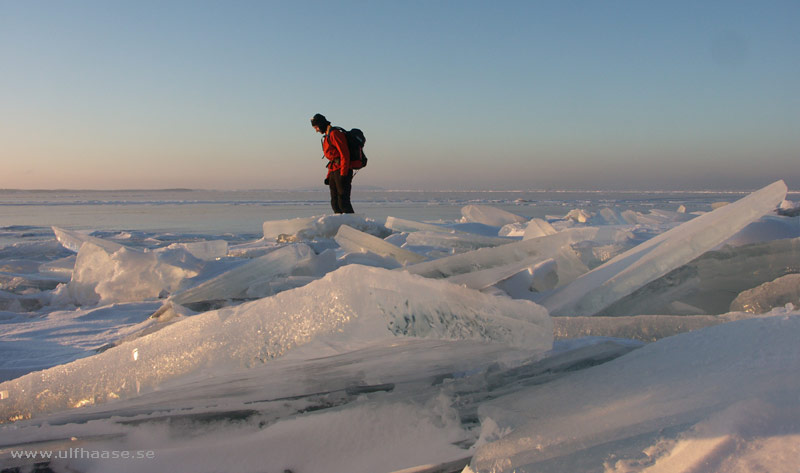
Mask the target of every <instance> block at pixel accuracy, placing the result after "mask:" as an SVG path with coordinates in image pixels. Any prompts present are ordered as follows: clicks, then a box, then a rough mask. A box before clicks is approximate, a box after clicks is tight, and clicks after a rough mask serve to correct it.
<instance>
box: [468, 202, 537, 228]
mask: <svg viewBox="0 0 800 473" xmlns="http://www.w3.org/2000/svg"><path fill="white" fill-rule="evenodd" d="M461 215H462V217H463V219H462V220H463V221H464V222H475V223H482V224H484V225H490V226H492V227H502V226H503V225H506V224H509V223H517V222H527V221H528V218H527V217H523V216H521V215H517V214H513V213H511V212H507V211H505V210H503V209H498V208H497V207H492V206H489V205H466V206H464V207H462V208H461Z"/></svg>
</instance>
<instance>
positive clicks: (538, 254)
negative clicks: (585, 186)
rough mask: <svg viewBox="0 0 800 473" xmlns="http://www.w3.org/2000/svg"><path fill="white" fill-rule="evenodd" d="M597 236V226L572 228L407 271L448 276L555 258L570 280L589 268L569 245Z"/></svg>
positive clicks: (444, 259)
mask: <svg viewBox="0 0 800 473" xmlns="http://www.w3.org/2000/svg"><path fill="white" fill-rule="evenodd" d="M597 235H598V229H597V228H592V227H589V228H572V229H568V230H565V231H563V232H560V233H557V234H555V235H549V236H544V237H540V238H532V239H530V240H523V241H518V242H514V243H509V244H507V245H503V246H498V247H495V248H481V249H478V250H474V251H470V252H467V253H461V254H457V255H453V256H447V257H444V258H440V259H437V260H433V261H426V262H423V263H418V264H415V265H412V266H409V267H407V268H406V271H408V272H410V273H412V274H419V275H421V276H425V277H428V278H447V277H450V276H455V275H458V274H464V273H470V272H473V271H480V270H484V269H488V268H494V267H497V266H503V265H509V264H516V263H519V262H520V261H523V260H524V261H525V262H526V263H527V264H535V262H537V261H544V260H546V259H548V258H553V259H555V260H556V261H557V263H558V266H559V269H561V270H563V271H564V278H565V279H566V280H571V279H574V277H577V274H574V273H575V272H580V271H581V269H579V268H581V267H583V268H584V269H583V270H584V271H585V270H586V269H585V266H583V264H582V263H581V262H580V260H579V259H578V258H577V256H576V255H575V253H574V252H572V250H571V248H569V245H570V244H572V243H577V242H581V241H585V240H591V239H593V238H595V237H596V236H597Z"/></svg>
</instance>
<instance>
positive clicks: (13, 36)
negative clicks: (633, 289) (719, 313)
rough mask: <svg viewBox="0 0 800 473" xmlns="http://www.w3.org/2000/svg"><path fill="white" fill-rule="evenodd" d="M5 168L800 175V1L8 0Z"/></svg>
mask: <svg viewBox="0 0 800 473" xmlns="http://www.w3.org/2000/svg"><path fill="white" fill-rule="evenodd" d="M0 68H1V71H2V72H1V73H0V153H2V163H3V164H2V166H3V172H2V173H0V188H100V189H107V188H164V187H191V188H219V189H231V188H294V187H315V186H321V185H322V178H323V177H324V172H325V171H324V167H323V161H322V160H321V159H320V157H321V150H320V146H319V135H317V134H315V133H314V131H313V129H312V128H311V126H310V124H309V118H310V117H311V116H312V115H313V114H314V113H317V112H320V113H323V114H325V115H326V116H327V117H328V118H329V119H330V120H331V121H332V122H334V124H337V125H341V126H345V127H348V128H349V127H360V128H362V129H363V130H364V132H365V134H366V135H367V147H366V148H365V151H366V152H367V155H368V156H370V158H371V161H370V165H369V167H368V168H367V169H365V170H363V171H362V172H361V174H360V175H359V176H358V177H357V178H356V187H358V186H359V185H361V186H367V185H370V186H371V185H374V186H382V187H387V188H402V189H464V188H472V189H487V188H495V189H528V188H536V189H542V188H570V189H577V188H599V189H607V188H619V189H644V188H659V189H676V188H677V189H680V188H691V189H698V188H706V189H712V188H713V189H752V188H757V187H760V186H763V185H766V184H768V183H770V182H772V181H774V180H777V179H781V178H782V179H785V180H786V182H787V184H788V185H789V187H790V188H792V189H797V188H800V86H799V84H800V2H798V1H796V0H791V1H748V2H740V1H702V2H701V1H662V2H655V1H653V2H650V1H638V0H631V1H568V0H567V1H550V2H544V1H541V2H539V1H503V0H499V1H485V2H476V1H443V0H439V1H433V0H431V1H402V0H400V1H371V2H368V1H359V2H351V1H342V0H339V1H335V2H330V1H302V2H300V1H298V2H293V1H280V2H278V1H231V2H223V1H214V2H210V1H199V0H198V1H175V0H158V1H149V0H145V1H128V2H122V1H107V0H106V1H54V0H53V1H38V0H26V1H12V0H0Z"/></svg>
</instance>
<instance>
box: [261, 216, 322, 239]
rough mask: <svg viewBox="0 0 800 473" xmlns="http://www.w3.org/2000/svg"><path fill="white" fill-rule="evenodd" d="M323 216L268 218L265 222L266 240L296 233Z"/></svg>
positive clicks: (263, 226)
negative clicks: (284, 218) (283, 218)
mask: <svg viewBox="0 0 800 473" xmlns="http://www.w3.org/2000/svg"><path fill="white" fill-rule="evenodd" d="M321 217H322V216H321V215H318V216H315V217H300V218H290V219H287V220H268V221H266V222H264V223H263V225H262V228H263V230H264V239H265V240H274V239H275V238H278V236H279V235H294V234H296V233H297V232H299V231H300V230H303V229H306V228H310V227H311V226H313V224H314V222H316V221H317V220H319V219H320V218H321Z"/></svg>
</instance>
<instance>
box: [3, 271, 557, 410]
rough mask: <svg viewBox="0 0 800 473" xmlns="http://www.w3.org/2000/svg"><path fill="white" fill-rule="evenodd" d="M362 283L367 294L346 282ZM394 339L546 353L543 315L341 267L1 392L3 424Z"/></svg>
mask: <svg viewBox="0 0 800 473" xmlns="http://www.w3.org/2000/svg"><path fill="white" fill-rule="evenodd" d="M365 280H369V281H370V284H369V286H366V285H354V284H352V281H365ZM393 336H405V337H417V338H433V339H437V338H440V339H452V340H481V341H492V342H498V343H503V344H506V345H510V346H517V347H524V348H526V349H532V350H548V349H549V348H550V347H551V346H552V342H553V327H552V322H551V320H550V317H549V316H548V314H547V312H546V311H545V310H544V308H542V307H540V306H538V305H536V304H534V303H532V302H529V301H519V300H512V299H507V298H497V297H494V296H489V295H486V294H482V293H479V292H476V291H473V290H469V289H466V288H462V287H459V286H456V285H453V284H450V283H448V282H445V281H432V280H430V279H424V278H421V277H419V276H414V275H409V274H407V273H404V272H396V271H388V270H384V269H379V268H368V267H364V266H358V265H349V266H347V267H344V268H341V269H339V270H337V271H335V272H333V273H330V274H328V275H327V276H326V277H325V278H323V279H320V280H318V281H314V282H312V283H310V284H308V285H307V286H305V287H302V288H298V289H294V290H290V291H285V292H282V293H279V294H277V295H275V296H273V297H269V298H265V299H260V300H257V301H254V302H250V303H246V304H242V305H239V306H235V307H228V308H224V309H220V310H215V311H211V312H205V313H202V314H198V315H196V316H193V317H190V318H188V319H186V320H184V321H182V322H181V323H178V324H172V325H169V326H167V327H164V328H163V329H161V330H159V331H158V332H155V333H152V334H150V335H146V336H144V337H141V338H138V339H136V340H134V341H131V342H129V343H123V344H121V345H119V346H117V347H114V348H111V349H109V350H107V351H105V352H103V353H100V354H97V355H95V356H93V357H90V358H84V359H80V360H76V361H74V362H71V363H67V364H64V365H60V366H56V367H54V368H50V369H48V370H45V371H41V372H36V373H30V374H28V375H25V376H22V377H20V378H17V379H15V380H12V381H7V382H5V383H1V384H0V391H2V392H4V397H5V399H3V402H2V404H0V409H2V414H0V417H2V418H3V419H6V420H9V419H20V418H27V417H30V416H31V415H33V414H35V413H38V412H48V411H54V410H60V409H66V408H71V407H79V406H84V405H89V404H96V403H102V402H106V401H110V400H113V399H120V398H127V397H131V396H133V395H137V394H139V393H141V392H146V391H150V390H153V389H156V388H157V387H158V386H159V385H160V384H161V383H164V382H166V381H168V380H171V379H174V378H177V377H179V376H183V375H186V374H188V373H192V372H197V371H198V370H204V369H210V368H221V369H225V368H227V367H230V368H233V367H248V366H253V365H259V364H261V363H264V362H267V361H269V360H272V359H274V358H277V357H281V356H284V355H286V354H288V353H290V352H291V351H292V350H293V349H295V348H297V347H300V346H303V345H306V344H308V343H309V342H312V341H317V342H320V341H321V340H327V341H328V343H332V344H339V345H350V346H352V345H354V344H355V345H357V344H358V343H359V342H361V341H363V340H369V341H371V342H372V341H374V340H376V339H381V338H390V337H393Z"/></svg>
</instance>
